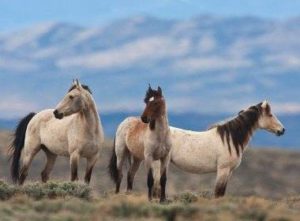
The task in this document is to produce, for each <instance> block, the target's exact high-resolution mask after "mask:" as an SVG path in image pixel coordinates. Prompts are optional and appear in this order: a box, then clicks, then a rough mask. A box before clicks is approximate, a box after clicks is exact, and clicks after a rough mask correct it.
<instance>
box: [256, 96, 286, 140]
mask: <svg viewBox="0 0 300 221" xmlns="http://www.w3.org/2000/svg"><path fill="white" fill-rule="evenodd" d="M259 105H260V106H261V114H260V118H259V120H258V127H259V128H261V129H265V130H267V131H270V132H272V133H274V134H276V135H277V136H281V135H283V134H284V132H285V129H284V127H283V125H282V123H281V122H280V121H279V120H278V119H277V117H276V116H275V115H274V114H272V111H271V106H270V104H269V103H268V102H267V101H264V102H262V103H261V104H259Z"/></svg>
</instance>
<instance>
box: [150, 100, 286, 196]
mask: <svg viewBox="0 0 300 221" xmlns="http://www.w3.org/2000/svg"><path fill="white" fill-rule="evenodd" d="M257 129H264V130H267V131H270V132H272V133H274V134H276V135H278V136H280V135H283V134H284V132H285V129H284V127H283V125H282V124H281V123H280V121H279V120H278V119H277V118H276V116H275V115H273V114H272V112H271V106H270V105H269V104H268V102H267V101H264V102H262V103H259V104H257V105H255V106H251V107H249V108H248V109H247V110H244V111H241V112H240V113H239V114H238V116H237V117H235V118H233V119H232V120H229V121H227V122H225V123H222V124H217V125H214V126H213V127H211V129H209V130H207V131H203V132H196V131H189V130H183V129H179V128H175V127H170V130H171V138H172V150H171V162H172V163H173V164H175V165H176V166H177V167H178V168H180V169H182V170H183V171H186V172H190V173H195V174H204V173H212V172H217V178H216V184H215V196H216V197H221V196H224V194H225V191H226V186H227V182H228V180H229V178H230V176H231V174H232V172H233V170H234V169H236V168H237V167H238V166H239V165H240V163H241V160H242V155H243V152H244V150H245V148H246V147H247V145H248V143H249V141H250V139H251V137H252V135H253V133H254V132H255V131H256V130H257ZM153 168H154V177H156V176H157V175H156V174H159V168H160V165H159V163H156V162H155V164H154V165H153ZM156 179H157V178H156ZM157 182H158V180H156V183H157ZM154 188H155V189H159V188H160V187H159V186H158V185H156V186H155V187H154Z"/></svg>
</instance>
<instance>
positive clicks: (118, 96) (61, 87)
mask: <svg viewBox="0 0 300 221" xmlns="http://www.w3.org/2000/svg"><path fill="white" fill-rule="evenodd" d="M299 36H300V17H299V18H294V19H289V20H270V19H261V18H255V17H216V16H199V17H195V18H192V19H189V20H163V19H158V18H154V17H147V16H145V17H143V16H140V17H133V18H128V19H123V20H118V21H114V22H111V23H109V24H106V25H105V26H102V27H81V26H78V25H76V24H75V25H74V24H66V23H44V24H37V25H33V26H31V27H28V28H25V29H23V30H16V31H14V32H9V33H0V82H1V91H0V93H1V99H0V118H1V119H4V121H1V125H3V127H5V128H8V127H10V126H9V125H11V123H12V122H13V123H12V124H14V123H15V120H14V119H17V118H19V117H20V116H22V115H24V114H25V113H27V112H29V111H39V110H41V109H44V108H49V107H50V108H53V107H55V105H56V104H57V103H58V102H59V101H60V99H62V97H63V96H64V94H65V93H66V91H67V89H68V88H69V86H70V84H71V80H72V79H73V78H76V77H79V78H80V79H81V81H82V82H83V83H85V84H88V85H89V86H90V88H91V89H92V91H93V95H94V97H95V100H96V102H97V105H98V107H99V110H100V114H101V115H103V116H104V115H106V116H107V118H104V119H108V121H107V122H105V124H107V125H113V126H107V131H108V134H110V135H111V134H112V131H114V128H115V125H116V124H117V122H120V120H121V118H122V117H123V116H125V115H127V114H122V113H129V112H134V113H140V112H141V111H142V108H143V106H144V104H143V97H144V94H145V91H146V88H147V87H148V83H151V84H152V85H153V87H156V86H157V85H160V86H161V87H162V88H163V93H164V95H165V97H166V101H167V105H168V111H169V113H171V114H170V116H174V118H173V120H174V124H177V122H178V125H179V126H184V127H186V128H190V129H203V128H206V126H207V124H206V123H208V120H207V121H206V120H205V119H207V116H216V117H215V118H212V120H220V119H223V116H224V117H225V116H230V115H232V114H233V113H237V112H238V111H239V110H241V109H242V108H246V107H248V106H250V105H252V104H256V103H258V102H260V101H262V100H264V99H268V100H270V102H271V106H272V107H273V111H274V112H275V113H276V114H280V115H283V116H287V119H288V122H289V123H290V124H291V125H292V126H291V127H293V128H295V130H293V131H291V132H290V133H291V134H293V139H294V137H295V139H296V137H298V134H297V133H298V132H299V130H298V129H296V128H298V126H297V125H296V123H295V122H296V120H297V122H299V114H300V99H299V98H300V89H299V85H300V74H299V70H300V41H299ZM114 113H115V115H114ZM188 113H194V114H193V115H191V114H188ZM187 116H188V118H187ZM203 116H205V117H203ZM9 119H12V120H9ZM208 119H210V118H208ZM290 119H292V120H290ZM109 120H110V121H111V122H110V121H109ZM105 121H106V120H105ZM198 122H199V123H198ZM203 122H205V123H203ZM209 122H210V121H209ZM5 125H6V126H5ZM294 126H295V127H294ZM287 127H290V125H288V126H287ZM288 131H289V130H288ZM287 137H288V136H287ZM264 139H269V138H268V135H264V136H262V137H261V138H259V140H258V141H257V144H261V143H262V144H270V145H273V144H274V145H276V143H271V142H261V141H262V140H264ZM271 140H272V142H273V140H274V142H275V140H276V142H277V140H278V142H279V141H280V142H282V143H279V144H280V145H289V146H294V145H297V146H300V145H299V144H300V142H299V141H290V140H289V139H285V138H280V139H278V138H276V137H275V138H273V137H272V138H270V141H271ZM264 141H265V140H264ZM254 142H255V140H254ZM289 142H292V143H289Z"/></svg>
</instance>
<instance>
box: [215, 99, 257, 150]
mask: <svg viewBox="0 0 300 221" xmlns="http://www.w3.org/2000/svg"><path fill="white" fill-rule="evenodd" d="M261 114H262V108H261V103H259V104H257V105H255V106H251V107H250V108H248V109H247V110H245V111H241V112H240V113H239V115H238V116H237V117H236V118H234V119H232V120H230V121H228V122H226V123H224V124H221V125H217V126H216V128H217V131H218V133H219V135H220V137H221V139H222V141H223V143H224V142H225V141H226V142H227V145H228V149H229V153H230V154H231V152H232V151H231V145H230V141H232V143H233V145H234V148H235V150H236V153H237V155H238V156H239V155H240V148H241V150H242V151H243V149H244V146H245V144H246V143H248V141H249V139H250V137H251V136H252V133H253V130H254V128H255V127H256V126H257V123H258V119H259V117H260V116H261Z"/></svg>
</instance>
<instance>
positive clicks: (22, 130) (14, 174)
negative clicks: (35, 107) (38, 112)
mask: <svg viewBox="0 0 300 221" xmlns="http://www.w3.org/2000/svg"><path fill="white" fill-rule="evenodd" d="M34 115H35V113H30V114H28V115H27V116H26V117H24V118H23V119H21V120H20V122H19V124H18V125H17V128H16V130H15V132H14V135H13V140H12V143H11V145H10V149H11V151H12V155H11V158H10V159H11V160H12V161H11V167H10V169H11V178H12V180H13V182H14V183H17V182H18V180H19V170H20V158H21V152H22V149H23V147H24V141H25V135H26V130H27V126H28V124H29V122H30V120H31V119H32V118H33V117H34Z"/></svg>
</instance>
